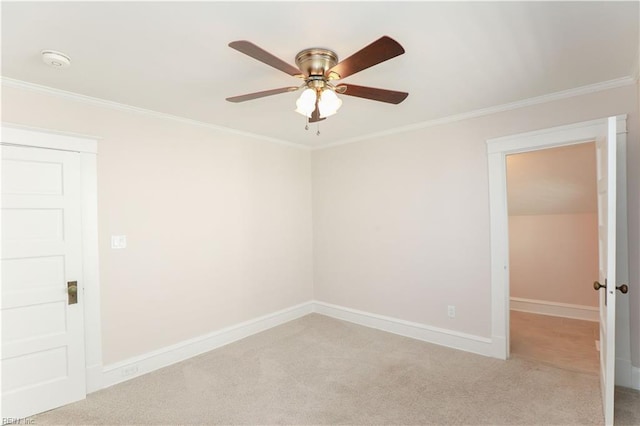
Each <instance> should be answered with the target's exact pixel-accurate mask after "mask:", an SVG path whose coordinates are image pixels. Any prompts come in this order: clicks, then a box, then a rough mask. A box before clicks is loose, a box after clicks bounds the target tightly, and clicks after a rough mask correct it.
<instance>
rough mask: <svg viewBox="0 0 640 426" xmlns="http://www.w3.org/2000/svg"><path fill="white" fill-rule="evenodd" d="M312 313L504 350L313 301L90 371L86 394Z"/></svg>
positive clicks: (498, 343)
mask: <svg viewBox="0 0 640 426" xmlns="http://www.w3.org/2000/svg"><path fill="white" fill-rule="evenodd" d="M311 313H318V314H321V315H325V316H328V317H332V318H336V319H340V320H343V321H348V322H351V323H354V324H359V325H362V326H365V327H370V328H374V329H377V330H382V331H386V332H389V333H394V334H398V335H401V336H405V337H409V338H412V339H417V340H421V341H424V342H429V343H434V344H436V345H440V346H446V347H450V348H453V349H458V350H462V351H466V352H472V353H476V354H479V355H484V356H489V357H493V358H500V349H501V348H502V346H504V341H503V340H502V339H500V338H491V339H490V338H486V337H481V336H475V335H471V334H466V333H461V332H458V331H454V330H447V329H442V328H437V327H431V326H428V325H425V324H420V323H415V322H410V321H405V320H401V319H398V318H391V317H387V316H383V315H377V314H373V313H370V312H364V311H358V310H356V309H351V308H346V307H344V306H338V305H332V304H329V303H324V302H319V301H313V300H312V301H308V302H305V303H301V304H299V305H295V306H292V307H290V308H286V309H283V310H280V311H277V312H273V313H271V314H267V315H264V316H261V317H259V318H255V319H251V320H248V321H245V322H242V323H239V324H235V325H233V326H230V327H227V328H224V329H222V330H217V331H214V332H212V333H209V334H206V335H204V336H199V337H196V338H193V339H189V340H185V341H183V342H180V343H176V344H174V345H171V346H167V347H164V348H161V349H158V350H155V351H151V352H148V353H146V354H142V355H138V356H135V357H132V358H129V359H126V360H123V361H120V362H117V363H114V364H110V365H106V366H104V367H103V368H102V369H99V368H97V366H93V367H92V368H91V369H88V371H90V374H89V377H90V382H91V390H90V391H91V392H95V391H97V390H100V389H103V388H107V387H110V386H113V385H116V384H118V383H122V382H125V381H127V380H130V379H133V378H135V377H139V376H142V375H144V374H147V373H151V372H152V371H155V370H158V369H160V368H163V367H168V366H169V365H172V364H175V363H178V362H180V361H184V360H187V359H189V358H192V357H194V356H197V355H201V354H203V353H205V352H208V351H211V350H213V349H217V348H219V347H222V346H225V345H228V344H230V343H233V342H235V341H237V340H240V339H244V338H245V337H249V336H251V335H253V334H256V333H259V332H261V331H265V330H268V329H270V328H273V327H276V326H278V325H281V324H284V323H286V322H289V321H292V320H295V319H298V318H301V317H303V316H305V315H308V314H311Z"/></svg>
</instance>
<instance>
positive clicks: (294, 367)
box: [33, 314, 638, 425]
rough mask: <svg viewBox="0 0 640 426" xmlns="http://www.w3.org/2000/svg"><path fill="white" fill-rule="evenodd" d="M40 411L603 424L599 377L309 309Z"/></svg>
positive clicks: (303, 420)
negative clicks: (241, 337)
mask: <svg viewBox="0 0 640 426" xmlns="http://www.w3.org/2000/svg"><path fill="white" fill-rule="evenodd" d="M631 404H633V400H632V402H631ZM625 415H626V416H627V417H625V419H627V421H634V419H635V420H637V419H638V417H630V416H631V415H635V414H634V409H633V406H632V408H631V410H630V414H629V413H626V414H625ZM629 419H631V420H629ZM33 420H34V421H35V424H83V425H90V424H470V425H477V424H492V425H495V424H509V425H513V424H530V425H532V424H547V425H548V424H562V425H578V424H580V425H583V424H601V423H602V414H601V405H600V393H599V385H598V378H597V377H596V376H593V375H589V374H583V373H580V372H574V371H567V370H563V369H557V368H554V367H551V366H548V365H545V364H541V363H536V362H532V361H528V360H524V359H513V360H509V361H500V360H496V359H491V358H486V357H483V356H478V355H473V354H469V353H466V352H461V351H456V350H453V349H448V348H443V347H439V346H435V345H431V344H428V343H424V342H419V341H416V340H412V339H408V338H404V337H400V336H396V335H393V334H389V333H385V332H381V331H378V330H373V329H369V328H366V327H361V326H358V325H354V324H350V323H347V322H342V321H338V320H335V319H332V318H328V317H324V316H321V315H317V314H312V315H308V316H306V317H304V318H301V319H298V320H295V321H292V322H289V323H287V324H284V325H282V326H279V327H276V328H273V329H271V330H268V331H265V332H263V333H260V334H257V335H255V336H251V337H249V338H247V339H244V340H242V341H239V342H236V343H233V344H231V345H228V346H225V347H223V348H220V349H218V350H215V351H212V352H209V353H206V354H204V355H201V356H199V357H196V358H192V359H190V360H188V361H185V362H182V363H180V364H176V365H173V366H170V367H167V368H164V369H162V370H159V371H156V372H153V373H151V374H147V375H145V376H142V377H139V378H137V379H134V380H130V381H128V382H125V383H122V384H120V385H116V386H113V387H111V388H108V389H105V390H102V391H100V392H96V393H93V394H91V395H89V396H88V397H87V399H86V400H85V401H81V402H78V403H75V404H71V405H68V406H65V407H62V408H59V409H56V410H53V411H49V412H47V413H44V414H41V415H38V416H35V417H34V418H33ZM623 420H624V419H623ZM627 424H632V423H627Z"/></svg>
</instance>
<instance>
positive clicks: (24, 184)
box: [1, 146, 86, 418]
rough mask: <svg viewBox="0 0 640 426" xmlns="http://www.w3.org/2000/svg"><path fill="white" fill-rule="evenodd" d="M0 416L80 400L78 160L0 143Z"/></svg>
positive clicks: (82, 363) (81, 331)
mask: <svg viewBox="0 0 640 426" xmlns="http://www.w3.org/2000/svg"><path fill="white" fill-rule="evenodd" d="M1 186H2V304H1V309H2V313H1V314H2V367H1V368H2V417H3V418H9V417H11V418H22V417H25V416H29V415H32V414H36V413H40V412H43V411H46V410H49V409H52V408H55V407H59V406H61V405H64V404H68V403H70V402H74V401H77V400H80V399H83V398H85V396H86V388H85V386H86V385H85V358H84V322H83V318H84V316H83V303H82V300H83V291H82V283H81V282H78V285H77V303H75V304H70V302H72V300H71V296H70V294H71V295H72V293H73V291H68V288H69V286H70V285H69V284H68V283H69V282H73V281H79V280H80V279H81V278H80V277H81V273H82V260H81V243H82V241H81V204H80V201H81V197H80V189H81V188H80V155H79V154H78V153H75V152H68V151H56V150H50V149H41V148H28V147H15V146H2V185H1Z"/></svg>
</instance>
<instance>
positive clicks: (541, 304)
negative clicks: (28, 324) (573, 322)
mask: <svg viewBox="0 0 640 426" xmlns="http://www.w3.org/2000/svg"><path fill="white" fill-rule="evenodd" d="M509 300H510V304H511V310H512V311H520V312H529V313H532V314H540V315H550V316H554V317H563V318H573V319H579V320H586V321H595V322H598V321H599V314H598V308H595V307H593V306H584V305H572V304H570V303H558V302H547V301H545V300H534V299H523V298H521V297H511V298H510V299H509Z"/></svg>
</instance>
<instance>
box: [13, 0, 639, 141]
mask: <svg viewBox="0 0 640 426" xmlns="http://www.w3.org/2000/svg"><path fill="white" fill-rule="evenodd" d="M638 16H639V15H638V3H637V2H626V3H625V2H568V3H563V2H471V3H460V2H445V3H435V2H406V3H405V2H373V3H368V2H256V3H249V2H189V3H186V2H135V3H127V2H64V3H57V2H42V3H36V2H2V76H4V77H8V78H11V79H18V80H23V81H27V82H31V83H36V84H40V85H44V86H49V87H53V88H58V89H62V90H65V91H70V92H75V93H79V94H83V95H87V96H92V97H97V98H101V99H106V100H110V101H115V102H119V103H122V104H126V105H131V106H136V107H141V108H146V109H149V110H153V111H158V112H162V113H167V114H171V115H175V116H179V117H185V118H190V119H193V120H198V121H201V122H205V123H210V124H214V125H218V126H223V127H228V128H233V129H237V130H241V131H245V132H250V133H254V134H259V135H263V136H267V137H271V138H276V139H279V140H283V141H288V142H293V143H301V144H304V145H308V146H318V145H323V144H328V143H334V142H339V141H345V140H349V139H352V138H356V137H359V136H362V135H367V134H373V133H379V132H386V131H392V130H393V129H397V128H400V127H405V126H411V125H417V124H419V123H423V122H426V121H430V120H434V119H439V118H443V117H448V116H451V115H456V114H461V113H466V112H469V111H474V110H478V109H482V108H487V107H491V106H496V105H501V104H505V103H510V102H514V101H518V100H523V99H527V98H531V97H536V96H541V95H544V94H548V93H553V92H558V91H563V90H568V89H572V88H576V87H580V86H585V85H591V84H595V83H599V82H603V81H609V80H614V79H619V78H623V77H627V76H630V75H631V74H632V73H633V71H634V64H635V65H637V54H638ZM382 35H389V36H390V37H392V38H394V39H396V40H397V41H398V42H400V44H402V45H403V46H404V48H405V50H406V53H405V54H404V55H402V56H399V57H397V58H394V59H392V60H389V61H387V62H385V63H382V64H380V65H377V66H375V67H373V68H370V69H367V70H364V71H362V72H360V73H358V74H355V75H353V76H350V77H349V78H347V79H345V80H344V81H345V82H352V83H353V84H358V85H364V86H373V87H380V88H388V89H393V90H400V91H406V92H409V97H408V98H407V100H406V101H404V103H402V104H400V105H389V104H385V103H380V102H373V101H369V100H364V99H359V98H354V97H349V96H343V97H342V98H343V100H344V104H343V106H342V109H341V110H340V111H339V113H338V114H337V115H336V116H334V117H331V118H329V119H327V120H326V121H323V122H322V123H321V124H320V130H321V132H322V134H321V136H316V135H315V131H313V130H315V126H314V128H313V129H312V131H306V132H305V130H304V118H303V117H302V116H300V115H298V114H296V113H294V112H293V109H294V107H295V105H294V104H295V99H296V97H297V96H298V93H286V94H281V95H276V96H271V97H267V98H262V99H258V100H254V101H249V102H245V103H240V104H233V103H229V102H226V101H225V98H226V97H229V96H233V95H240V94H245V93H250V92H254V91H262V90H267V89H272V88H279V87H285V86H291V85H296V84H298V82H299V80H297V79H294V78H293V77H290V76H288V75H287V74H284V73H282V72H280V71H278V70H275V69H273V68H271V67H269V66H267V65H264V64H262V63H260V62H258V61H256V60H254V59H252V58H249V57H248V56H245V55H243V54H241V53H239V52H237V51H235V50H233V49H231V48H229V47H228V46H227V44H228V43H229V42H231V41H233V40H241V39H246V40H249V41H252V42H254V43H256V44H257V45H259V46H260V47H262V48H264V49H265V50H267V51H269V52H271V53H273V54H274V55H276V56H278V57H280V58H281V59H284V60H286V61H287V62H289V63H292V64H293V63H294V60H293V59H294V57H295V55H296V53H297V52H298V51H300V50H302V49H304V48H307V47H316V46H318V47H328V48H331V49H333V50H335V51H336V52H337V53H338V55H339V56H340V57H341V58H346V57H347V56H349V55H351V54H352V53H354V52H356V51H357V50H359V49H360V48H362V47H364V46H365V45H367V44H369V43H370V42H372V41H374V40H376V39H378V38H379V37H381V36H382ZM42 49H53V50H59V51H62V52H65V53H67V54H68V55H69V56H71V58H72V61H73V63H72V66H71V68H69V69H66V70H55V69H51V68H48V67H47V66H45V65H44V64H43V63H42V61H41V58H40V53H39V52H40V51H41V50H42Z"/></svg>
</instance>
